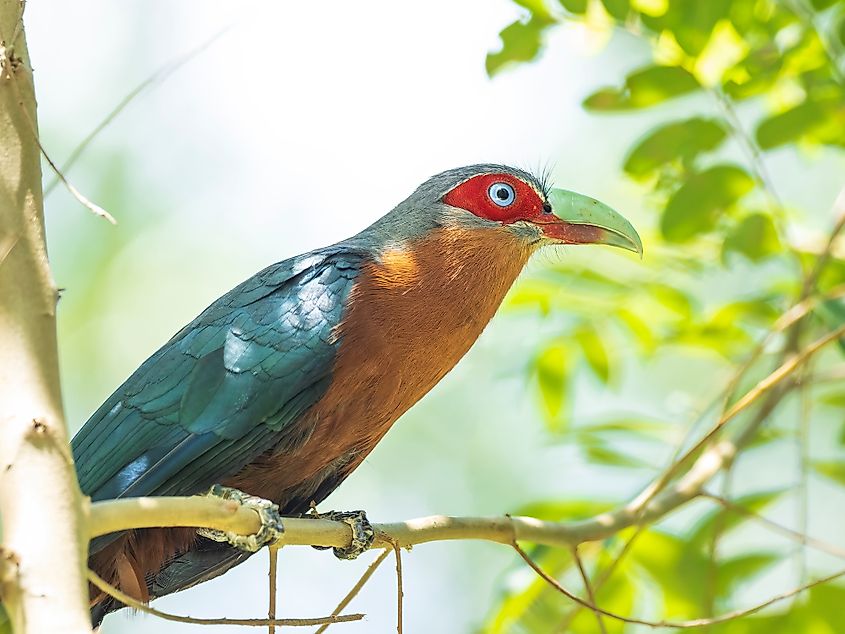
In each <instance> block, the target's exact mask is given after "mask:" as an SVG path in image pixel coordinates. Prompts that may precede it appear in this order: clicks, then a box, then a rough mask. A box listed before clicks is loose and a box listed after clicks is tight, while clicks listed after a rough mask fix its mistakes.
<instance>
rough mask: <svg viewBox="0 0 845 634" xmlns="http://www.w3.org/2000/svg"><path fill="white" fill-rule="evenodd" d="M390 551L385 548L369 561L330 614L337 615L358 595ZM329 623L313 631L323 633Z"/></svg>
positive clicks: (317, 633)
mask: <svg viewBox="0 0 845 634" xmlns="http://www.w3.org/2000/svg"><path fill="white" fill-rule="evenodd" d="M392 552H393V550H392V549H390V548H385V549H384V550H383V551H382V553H381V554H380V555H379V556H378V557H376V559H375V560H374V561H373V563H371V564H370V565H369V566H368V567H367V569H366V570H365V571H364V574H363V575H361V578H360V579H358V582H357V583H356V584H355V585H354V586H352V589H351V590H350V591H349V592H348V593H347V594H346V596H345V597H343V599H341V600H340V603H338V604H337V607H335V609H334V610H332V614H331V615H332V616H337V615H338V614H340V613H341V612H342V611H343V609H344V608H345V607H346V606H347V605H349V604H350V603H351V602H352V599H354V598H355V597H356V596H358V593H359V592H361V588H363V587H364V585H365V584H366V583H367V582H368V581H369V580H370V577H372V576H373V573H374V572H375V571H376V569H377V568H378V567H379V566H380V565H381V564H382V563H383V562H384V560H385V559H387V558H388V556H390V554H391V553H392ZM329 625H331V624H330V623H325V624H323V625H321V626H320V629H318V630H317V631H316V632H314V634H323V632H325V631H326V630H327V629H328V627H329Z"/></svg>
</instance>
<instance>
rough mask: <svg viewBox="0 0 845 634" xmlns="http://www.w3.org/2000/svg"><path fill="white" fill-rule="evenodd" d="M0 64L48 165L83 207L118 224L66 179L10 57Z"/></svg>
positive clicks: (4, 56) (4, 57) (0, 58)
mask: <svg viewBox="0 0 845 634" xmlns="http://www.w3.org/2000/svg"><path fill="white" fill-rule="evenodd" d="M0 39H3V34H2V33H0ZM0 62H2V65H3V70H5V71H6V74H7V75H8V77H9V82H10V84H11V86H12V90H13V91H14V93H15V98H16V100H17V102H18V104H19V105H20V111H21V113H22V114H23V116H24V119H26V123H27V126H28V127H29V131H30V133H31V134H32V139H33V141H35V144H36V145H37V146H38V149H39V150H40V152H41V155H42V156H43V157H44V160H45V161H47V164H48V165H49V166H50V168H51V169H52V170H53V171H54V172H55V173H56V176H57V177H58V178H59V180H61V181H62V183H63V184H64V186H65V187H67V190H68V191H69V192H70V193H71V194H72V195H73V197H74V198H76V200H77V201H79V203H80V204H81V205H82V206H83V207H86V208H87V209H88V210H89V211H91V212H92V213H93V214H95V215H97V216H100V217H101V218H105V219H106V220H108V221H109V222H110V223H112V224H113V225H114V224H117V221H116V220H115V219H114V217H113V216H112V215H111V214H110V213H109V212H107V211H106V210H105V209H103V208H102V207H100V206H99V205H95V204H94V203H92V202H91V201H90V200H88V198H86V197H85V196H84V195H83V194H82V192H80V191H79V190H78V189H76V187H74V186H73V184H72V183H71V182H70V181H68V180H67V178H65V175H64V174H62V172H61V170H60V169H59V168H58V167H57V166H56V164H55V163H54V162H53V159H51V158H50V155H49V154H47V150H45V149H44V146H43V145H42V143H41V139H40V138H39V137H38V128H37V127H36V125H35V122H34V121H33V120H32V117H31V116H30V114H29V111H28V110H27V109H26V107H24V105H23V97H22V95H21V92H20V88H19V87H18V79H17V77H16V75H15V70H14V69H13V68H12V65H11V63H10V61H9V57H8V56H7V55H5V54H3V55H0Z"/></svg>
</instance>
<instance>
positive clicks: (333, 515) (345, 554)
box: [305, 506, 376, 559]
mask: <svg viewBox="0 0 845 634" xmlns="http://www.w3.org/2000/svg"><path fill="white" fill-rule="evenodd" d="M305 517H313V518H314V519H320V520H331V521H332V522H343V523H344V524H348V525H349V528H351V529H352V542H351V543H350V544H349V546H346V547H344V548H339V547H337V546H335V547H333V548H332V550H333V551H334V556H335V557H337V558H338V559H355V558H356V557H358V556H359V555H361V554H362V553H365V552H367V551H368V550H369V549H370V546H371V545H372V543H373V540H375V538H376V532H375V530H374V529H373V525H372V524H370V520H368V519H367V514H366V513H365V512H364V511H329V512H328V513H318V512H317V509H316V507H314V506H312V507H311V512H310V513H309V514H308V515H306V516H305ZM314 548H316V549H318V550H326V549H327V548H330V547H329V546H314Z"/></svg>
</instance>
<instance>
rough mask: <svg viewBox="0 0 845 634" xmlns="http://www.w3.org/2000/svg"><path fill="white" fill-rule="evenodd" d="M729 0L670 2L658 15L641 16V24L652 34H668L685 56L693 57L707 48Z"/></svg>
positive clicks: (726, 15) (730, 4) (723, 17)
mask: <svg viewBox="0 0 845 634" xmlns="http://www.w3.org/2000/svg"><path fill="white" fill-rule="evenodd" d="M732 4H740V3H738V2H732V0H703V1H696V0H686V1H678V0H674V1H672V2H670V3H669V8H668V11H666V12H665V13H664V14H663V15H659V16H653V17H652V16H648V15H644V16H642V20H643V24H644V25H645V26H646V27H647V28H649V29H651V30H652V31H654V32H656V33H661V32H662V31H668V32H669V33H670V34H671V35H672V36H673V37H674V39H675V41H677V42H678V44H679V45H680V47H681V48H682V49H684V52H686V53H687V54H688V55H690V56H692V57H697V56H698V55H699V54H700V53H701V52H702V51H703V50H704V48H705V47H706V46H707V43H708V42H709V40H710V35H711V34H712V32H713V29H714V27H715V26H716V24H717V23H718V22H719V20H722V19H725V18H728V17H729V15H728V12H729V10H730V9H731V6H732Z"/></svg>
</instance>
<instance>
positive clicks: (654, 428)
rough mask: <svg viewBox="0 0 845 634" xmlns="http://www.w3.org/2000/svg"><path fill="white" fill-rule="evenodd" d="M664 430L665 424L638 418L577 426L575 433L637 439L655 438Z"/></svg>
mask: <svg viewBox="0 0 845 634" xmlns="http://www.w3.org/2000/svg"><path fill="white" fill-rule="evenodd" d="M665 429H666V423H664V422H662V421H656V420H642V419H638V418H614V419H611V420H606V421H601V422H598V423H587V424H585V425H579V426H578V429H577V431H579V432H582V431H583V432H588V433H589V434H591V435H593V436H596V435H600V434H605V433H612V434H618V433H622V434H631V435H633V436H637V437H639V438H646V437H652V438H653V437H657V436H660V435H662V433H663V431H664V430H665Z"/></svg>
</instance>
